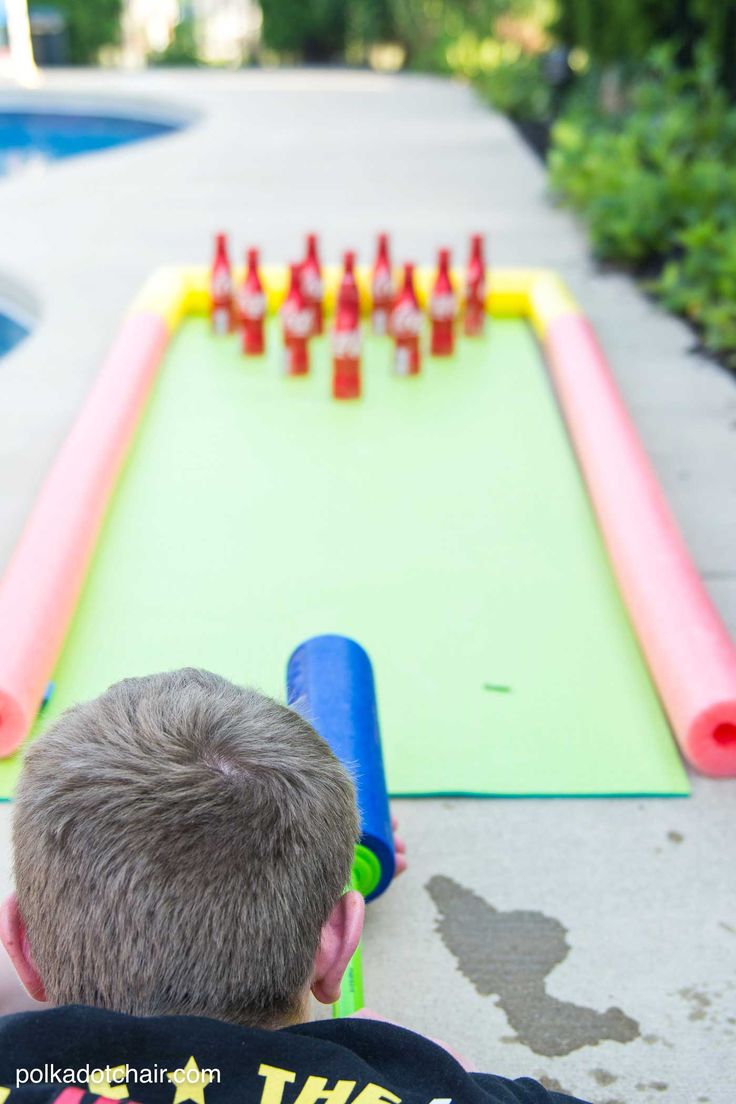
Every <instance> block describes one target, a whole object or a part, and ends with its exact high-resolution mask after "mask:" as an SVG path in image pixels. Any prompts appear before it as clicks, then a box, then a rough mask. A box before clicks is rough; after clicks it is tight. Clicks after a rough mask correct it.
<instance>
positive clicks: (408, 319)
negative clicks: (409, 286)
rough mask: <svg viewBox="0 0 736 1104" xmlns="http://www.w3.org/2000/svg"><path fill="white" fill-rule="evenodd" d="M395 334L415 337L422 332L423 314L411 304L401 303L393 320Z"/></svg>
mask: <svg viewBox="0 0 736 1104" xmlns="http://www.w3.org/2000/svg"><path fill="white" fill-rule="evenodd" d="M391 323H392V326H393V331H394V333H395V334H399V335H403V334H406V335H407V336H411V337H414V336H416V335H417V334H419V333H421V331H422V312H421V311H419V310H417V308H416V307H412V306H411V304H409V303H399V305H398V306H397V307H395V308H394V313H393V317H392V319H391Z"/></svg>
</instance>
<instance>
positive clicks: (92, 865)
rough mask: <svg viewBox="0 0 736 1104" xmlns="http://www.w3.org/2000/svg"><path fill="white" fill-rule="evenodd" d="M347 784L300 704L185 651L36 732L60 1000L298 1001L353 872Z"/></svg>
mask: <svg viewBox="0 0 736 1104" xmlns="http://www.w3.org/2000/svg"><path fill="white" fill-rule="evenodd" d="M357 834H358V822H357V813H356V808H355V795H354V791H353V786H352V783H351V781H350V779H349V777H348V775H347V773H346V771H345V770H344V768H343V767H342V765H341V764H340V763H339V762H338V760H337V759H336V758H335V756H334V755H333V754H332V752H331V751H330V749H329V747H328V746H327V744H326V743H325V742H324V741H323V740H322V739H321V738H320V737H319V736H318V735H317V733H316V732H315V731H314V729H313V728H311V726H310V725H309V724H307V722H306V721H304V720H303V719H302V718H301V717H300V716H298V715H297V714H296V713H294V712H292V711H291V710H290V709H287V708H286V707H285V706H283V705H279V704H278V703H277V702H275V701H272V700H271V699H270V698H267V697H264V696H263V695H262V694H259V693H257V692H255V691H254V690H246V689H243V688H242V687H239V686H235V685H234V684H233V683H231V682H228V681H227V680H226V679H223V678H220V677H218V676H217V675H213V674H210V673H209V672H207V671H201V670H196V669H193V668H186V669H184V670H180V671H172V672H169V673H166V674H158V675H151V676H149V677H147V678H132V679H125V680H124V681H123V682H118V683H116V684H115V685H114V686H111V687H110V689H109V690H107V691H106V692H105V693H104V694H102V695H101V696H100V697H99V698H96V699H95V700H94V701H90V702H85V703H84V704H81V705H75V706H73V707H72V708H71V709H69V710H67V711H66V712H65V713H64V714H63V715H62V716H61V717H60V719H59V720H58V721H57V722H56V723H55V724H54V725H53V726H51V727H50V728H49V729H48V731H47V732H45V733H44V734H42V735H41V736H40V737H39V738H38V740H37V741H35V742H34V744H33V745H32V746H31V748H30V749H29V751H28V753H27V755H26V758H25V762H24V765H23V771H22V775H21V778H20V783H19V786H18V792H17V797H16V806H15V814H14V823H13V847H14V864H15V866H14V869H15V882H16V889H17V894H18V904H19V908H20V912H21V915H22V916H23V919H24V921H25V924H26V928H27V932H28V941H29V945H30V949H31V953H32V955H33V958H34V962H35V964H36V967H37V969H38V971H39V973H40V975H41V977H42V978H43V981H44V983H45V987H46V991H47V995H48V999H49V1000H50V1001H52V1002H53V1003H55V1004H61V1003H65V1004H66V1003H80V1004H88V1005H97V1006H100V1007H104V1008H109V1009H113V1010H116V1011H122V1012H129V1013H133V1014H138V1015H156V1014H173V1013H187V1014H192V1015H203V1016H211V1017H214V1018H218V1019H224V1020H230V1021H233V1022H236V1023H242V1024H259V1025H261V1026H264V1025H266V1026H267V1025H271V1024H276V1023H278V1022H281V1021H283V1020H284V1019H287V1018H289V1016H290V1015H293V1013H294V1012H295V1011H296V1007H297V1004H298V1001H299V998H300V996H301V993H302V992H303V990H304V988H305V986H306V985H307V983H308V981H309V977H310V973H311V969H312V964H313V959H314V955H315V953H316V950H317V947H318V945H319V939H320V931H321V928H322V926H323V924H324V923H325V921H326V919H327V917H328V916H329V913H330V911H331V909H332V908H333V906H334V905H335V903H336V902H337V900H338V899H339V897H340V895H341V893H342V892H343V890H344V888H345V886H346V884H347V883H348V880H349V875H350V867H351V863H352V858H353V848H354V845H355V841H356V838H357Z"/></svg>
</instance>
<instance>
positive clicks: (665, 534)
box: [544, 313, 736, 775]
mask: <svg viewBox="0 0 736 1104" xmlns="http://www.w3.org/2000/svg"><path fill="white" fill-rule="evenodd" d="M544 344H545V347H546V352H547V356H548V361H549V365H550V370H551V373H552V376H553V378H554V382H555V386H556V390H557V395H558V399H559V402H560V405H561V407H562V410H563V413H564V415H565V419H566V421H567V425H568V428H569V431H570V435H571V438H572V441H573V444H574V447H575V450H576V452H577V455H578V459H579V461H580V465H581V468H582V470H583V472H584V475H585V479H586V482H587V485H588V490H589V492H590V496H591V499H592V501H593V505H594V507H595V511H596V514H597V516H598V521H599V523H600V526H601V529H602V532H603V536H604V539H605V542H606V545H607V547H608V552H609V556H610V559H611V562H612V564H613V568H614V571H615V574H616V576H617V579H618V583H619V587H620V590H621V593H622V595H623V598H624V601H625V603H626V606H627V607H628V611H629V615H630V617H631V620H632V622H633V624H634V626H635V628H636V632H637V635H638V638H639V642H640V644H641V647H642V649H643V651H644V654H645V656H646V659H647V662H648V664H649V668H650V670H651V673H652V677H653V679H654V682H655V684H656V686H657V689H658V691H659V695H660V698H661V700H662V703H663V705H664V707H665V709H666V711H667V714H668V716H669V719H670V723H671V725H672V728H673V730H674V733H675V736H676V737H677V740H678V742H679V745H680V748H681V749H682V752H683V754H684V755H685V757H686V758H687V759H688V760H689V762H690V763H692V765H693V766H695V767H697V768H698V769H699V770H701V771H703V772H704V773H706V774H712V775H736V646H734V643H733V641H732V640H731V638H730V637H729V635H728V632H727V631H726V628H725V626H724V624H723V622H722V621H721V619H720V617H719V616H718V614H717V613H716V611H715V609H714V607H713V604H712V603H711V601H710V599H709V597H708V595H707V593H706V591H705V588H704V586H703V583H702V582H701V579H700V577H699V575H698V573H697V571H696V569H695V567H694V565H693V563H692V561H691V559H690V556H689V554H688V551H687V549H686V547H685V544H684V542H683V539H682V537H681V535H680V533H679V531H678V529H677V526H676V525H675V522H674V520H673V517H672V515H671V513H670V510H669V507H668V506H667V503H666V501H665V498H664V495H663V493H662V490H661V488H660V486H659V484H658V482H657V479H656V476H655V474H654V471H653V469H652V466H651V464H650V462H649V459H648V457H647V455H646V453H645V452H644V449H643V447H642V445H641V442H640V441H639V438H638V436H637V434H636V431H635V429H634V427H633V425H632V422H631V420H630V418H629V415H628V414H627V412H626V409H625V407H624V405H623V401H622V399H621V397H620V395H619V393H618V390H617V388H616V385H615V383H614V380H613V377H612V375H611V372H610V369H609V368H608V365H607V363H606V360H605V357H604V355H603V353H602V351H601V349H600V347H599V345H598V343H597V341H596V339H595V336H594V334H593V331H592V329H591V328H590V326H589V324H588V323H587V322H586V320H585V319H584V318H583V317H582V316H580V315H578V314H575V313H570V314H564V315H561V316H559V317H558V318H557V319H555V320H554V321H552V322H551V323H550V324H549V325H548V328H547V331H546V334H545V337H544Z"/></svg>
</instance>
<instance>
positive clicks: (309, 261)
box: [302, 234, 324, 334]
mask: <svg viewBox="0 0 736 1104" xmlns="http://www.w3.org/2000/svg"><path fill="white" fill-rule="evenodd" d="M302 291H303V293H304V298H305V299H306V301H307V305H308V306H309V308H310V310H311V312H312V333H314V334H321V333H322V330H323V328H324V308H323V303H322V299H323V296H324V288H323V285H322V269H321V266H320V263H319V249H318V246H317V235H316V234H307V255H306V257H305V259H304V263H303V265H302Z"/></svg>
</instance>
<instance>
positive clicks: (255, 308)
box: [238, 289, 266, 322]
mask: <svg viewBox="0 0 736 1104" xmlns="http://www.w3.org/2000/svg"><path fill="white" fill-rule="evenodd" d="M238 306H239V308H240V313H241V314H242V316H243V318H247V319H248V321H249V322H258V321H260V319H261V318H263V316H264V315H265V313H266V296H265V295H264V294H263V292H260V291H243V290H242V289H241V292H240V294H239V296H238Z"/></svg>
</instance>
